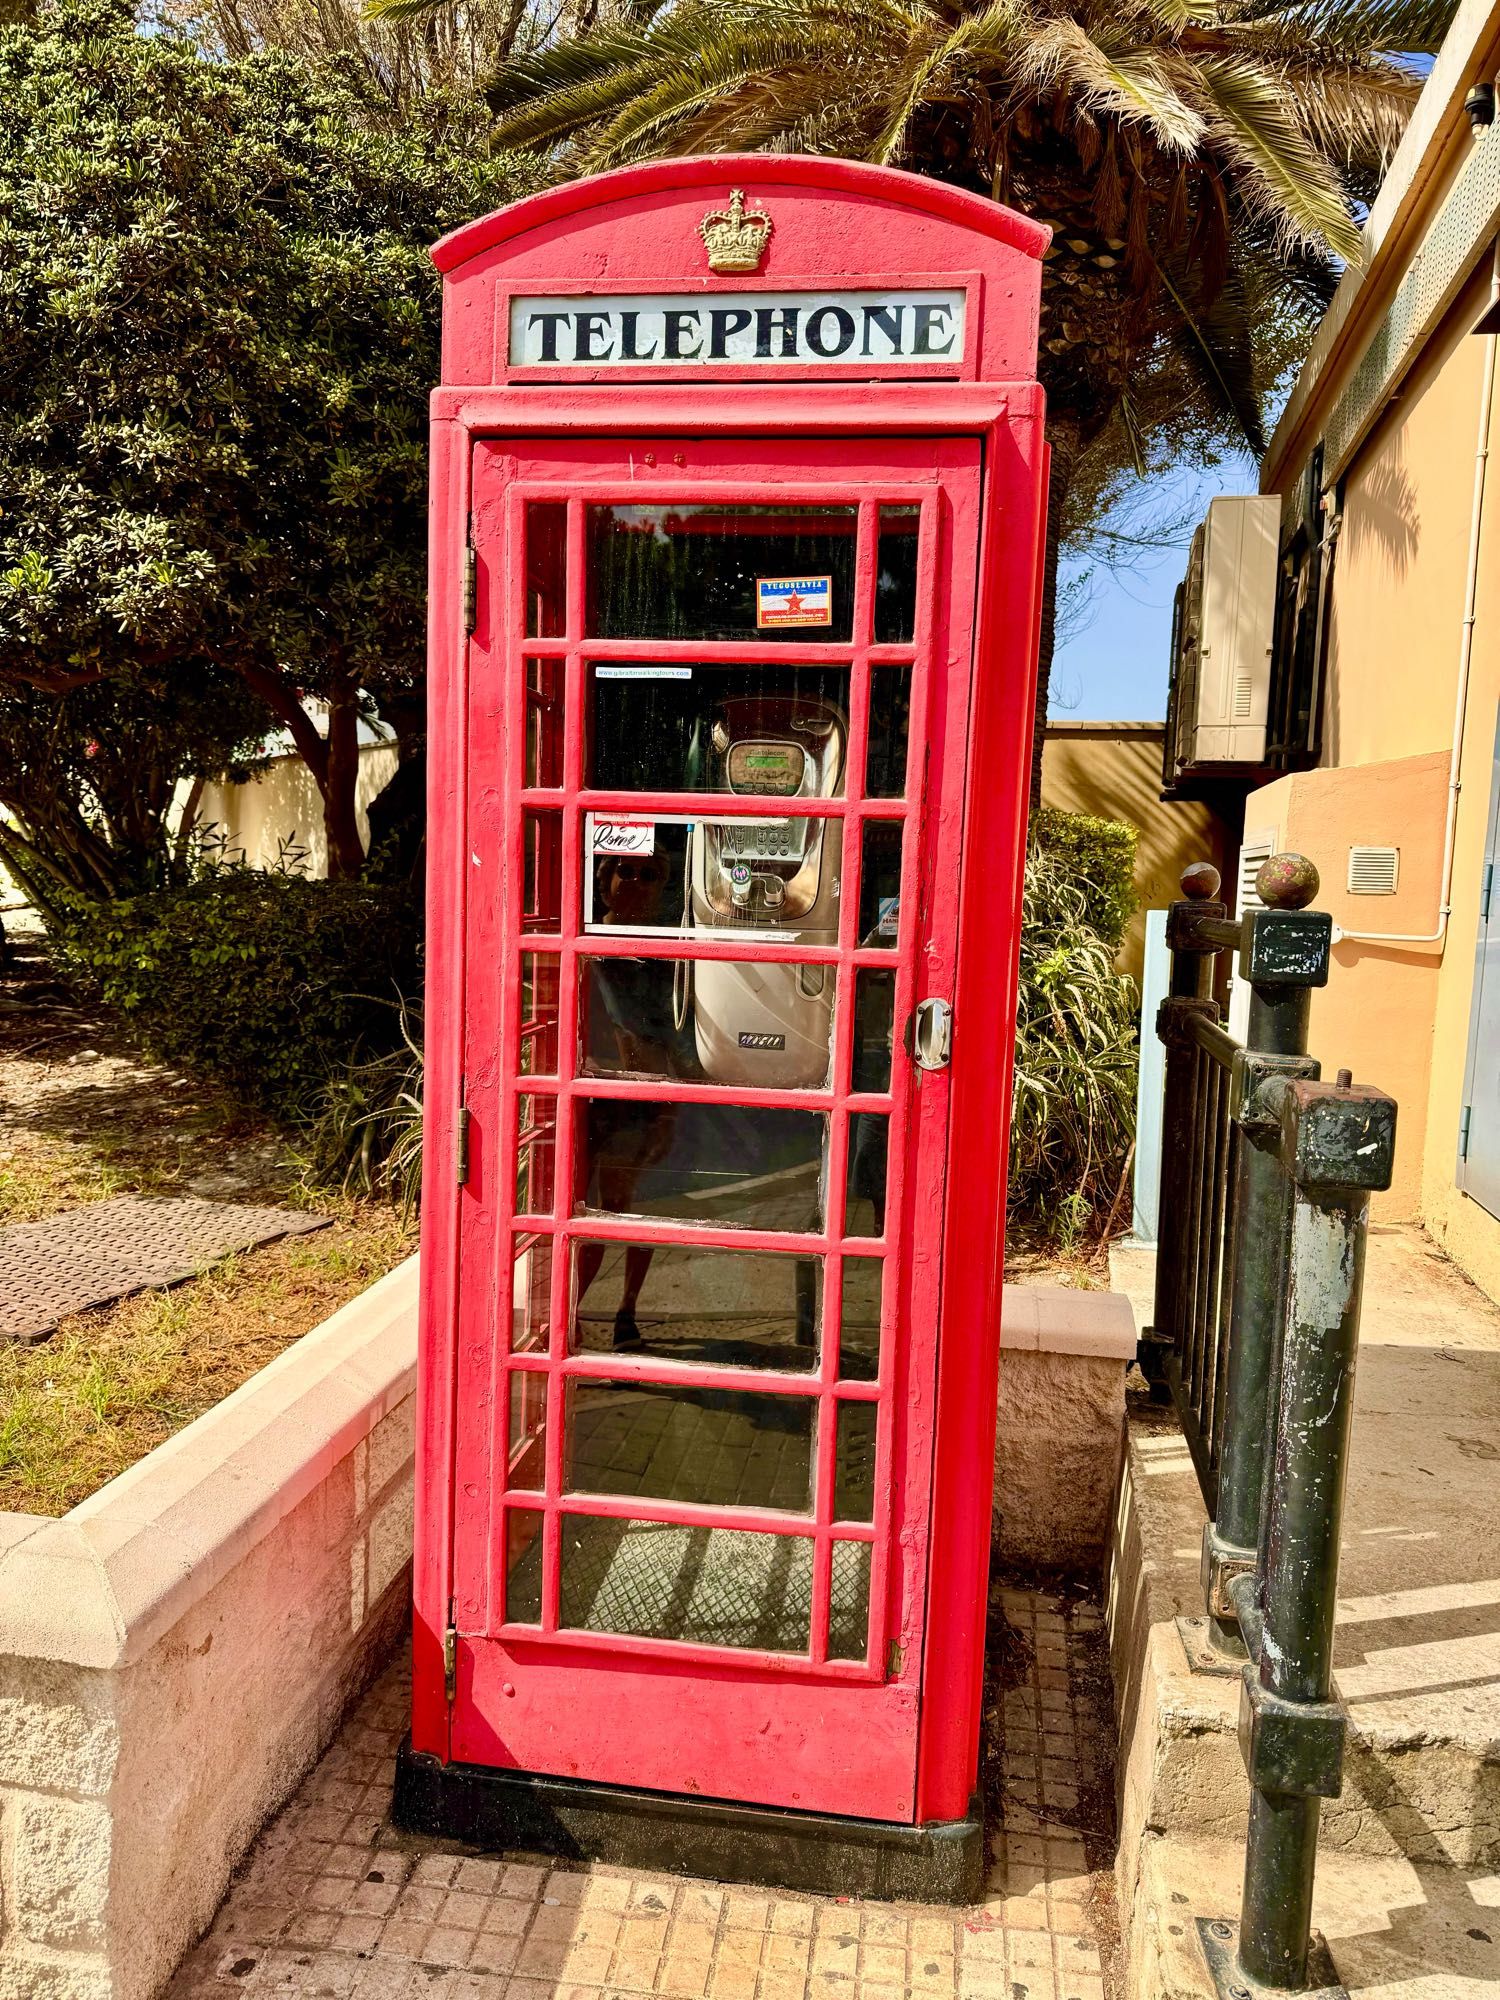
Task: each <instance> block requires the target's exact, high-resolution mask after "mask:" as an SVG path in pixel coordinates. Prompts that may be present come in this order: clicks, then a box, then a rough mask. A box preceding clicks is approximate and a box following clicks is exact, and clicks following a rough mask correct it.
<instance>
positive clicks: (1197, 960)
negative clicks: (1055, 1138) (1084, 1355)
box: [1137, 861, 1224, 1402]
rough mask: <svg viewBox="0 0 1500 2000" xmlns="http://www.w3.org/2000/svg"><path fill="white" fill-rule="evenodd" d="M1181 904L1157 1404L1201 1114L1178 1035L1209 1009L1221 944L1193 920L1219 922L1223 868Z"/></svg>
mask: <svg viewBox="0 0 1500 2000" xmlns="http://www.w3.org/2000/svg"><path fill="white" fill-rule="evenodd" d="M1182 893H1183V898H1184V900H1183V901H1181V902H1177V903H1173V904H1172V906H1171V908H1170V909H1169V910H1168V912H1167V944H1168V946H1169V947H1170V949H1171V953H1172V971H1171V983H1170V986H1169V988H1168V997H1167V999H1165V1000H1164V1001H1163V1002H1162V1004H1161V1009H1160V1012H1159V1013H1158V1014H1157V1017H1156V1032H1157V1034H1158V1035H1159V1037H1160V1038H1161V1040H1162V1041H1163V1042H1164V1043H1165V1044H1166V1051H1167V1054H1166V1063H1165V1081H1164V1085H1163V1091H1162V1131H1161V1193H1160V1198H1159V1200H1158V1203H1157V1237H1158V1242H1157V1250H1156V1292H1155V1298H1154V1301H1153V1306H1152V1313H1151V1324H1150V1326H1148V1327H1145V1328H1143V1329H1142V1332H1141V1338H1140V1343H1139V1348H1138V1355H1137V1358H1138V1359H1139V1361H1140V1365H1141V1373H1142V1374H1143V1375H1144V1376H1145V1378H1146V1380H1147V1381H1148V1382H1149V1383H1150V1385H1151V1394H1152V1398H1153V1400H1155V1401H1157V1402H1165V1401H1166V1400H1167V1397H1168V1393H1169V1392H1168V1389H1167V1374H1166V1356H1167V1353H1168V1352H1169V1351H1170V1350H1171V1349H1172V1348H1173V1347H1174V1346H1175V1345H1176V1344H1177V1343H1178V1342H1179V1341H1180V1339H1181V1337H1182V1330H1183V1329H1182V1317H1181V1312H1180V1301H1181V1299H1182V1297H1183V1292H1184V1285H1185V1282H1186V1273H1187V1267H1188V1261H1189V1248H1190V1241H1189V1239H1190V1231H1191V1223H1192V1215H1191V1210H1192V1195H1193V1174H1194V1167H1195V1156H1194V1151H1193V1124H1194V1119H1195V1116H1196V1112H1197V1103H1196V1095H1195V1092H1194V1089H1193V1080H1194V1076H1195V1074H1196V1065H1197V1060H1198V1057H1197V1052H1196V1050H1195V1049H1194V1048H1193V1047H1192V1045H1191V1044H1190V1043H1189V1042H1188V1041H1187V1040H1186V1039H1185V1038H1184V1037H1183V1036H1182V1034H1181V1033H1180V1032H1178V1029H1179V1026H1180V1017H1181V1016H1182V1014H1183V1013H1184V1012H1186V1011H1198V1010H1201V1009H1203V1008H1205V1007H1208V1006H1211V1005H1212V1002H1211V1000H1210V998H1209V996H1210V994H1211V993H1212V991H1213V965H1214V954H1215V953H1216V952H1217V950H1218V949H1219V947H1218V946H1217V945H1213V944H1208V943H1206V942H1204V941H1203V940H1202V939H1201V938H1199V937H1198V936H1197V934H1196V932H1195V930H1194V928H1193V920H1194V919H1196V918H1199V917H1205V916H1207V917H1222V916H1223V915H1224V905H1223V904H1222V903H1220V902H1218V901H1216V900H1215V899H1216V898H1217V896H1218V893H1219V871H1218V869H1217V868H1214V867H1211V866H1210V865H1209V863H1208V862H1206V861H1199V862H1195V863H1194V864H1193V865H1192V866H1191V867H1190V868H1186V869H1184V870H1183V873H1182Z"/></svg>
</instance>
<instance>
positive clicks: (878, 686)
mask: <svg viewBox="0 0 1500 2000" xmlns="http://www.w3.org/2000/svg"><path fill="white" fill-rule="evenodd" d="M910 734H911V668H910V667H872V668H871V670H870V745H869V750H868V752H867V754H866V757H865V767H866V768H865V797H866V798H870V799H899V798H902V797H904V796H905V793H906V745H907V739H908V737H909V736H910Z"/></svg>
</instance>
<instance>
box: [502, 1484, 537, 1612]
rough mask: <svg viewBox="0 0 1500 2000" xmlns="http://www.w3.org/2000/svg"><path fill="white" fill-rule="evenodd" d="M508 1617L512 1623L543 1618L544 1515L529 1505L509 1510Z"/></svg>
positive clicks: (506, 1550) (506, 1608) (507, 1527)
mask: <svg viewBox="0 0 1500 2000" xmlns="http://www.w3.org/2000/svg"><path fill="white" fill-rule="evenodd" d="M505 1617H506V1622H507V1623H508V1624H511V1625H540V1624H541V1622H542V1516H541V1515H540V1514H539V1513H534V1512H533V1511H532V1510H531V1508H529V1507H508V1508H507V1509H506V1512H505Z"/></svg>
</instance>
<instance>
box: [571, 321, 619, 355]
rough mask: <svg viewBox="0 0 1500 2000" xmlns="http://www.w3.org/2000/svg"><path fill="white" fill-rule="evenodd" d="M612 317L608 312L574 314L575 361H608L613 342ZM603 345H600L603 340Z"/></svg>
mask: <svg viewBox="0 0 1500 2000" xmlns="http://www.w3.org/2000/svg"><path fill="white" fill-rule="evenodd" d="M610 318H611V315H610V314H609V313H607V312H581V313H574V315H573V359H574V360H575V361H608V359H609V357H610V354H611V352H612V351H613V344H612V342H611V340H610ZM601 341H602V343H603V345H602V346H601V345H599V344H598V343H599V342H601Z"/></svg>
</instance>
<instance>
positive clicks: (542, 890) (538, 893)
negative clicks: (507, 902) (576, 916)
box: [521, 812, 562, 931]
mask: <svg viewBox="0 0 1500 2000" xmlns="http://www.w3.org/2000/svg"><path fill="white" fill-rule="evenodd" d="M521 851H522V864H523V869H524V879H523V882H522V908H521V929H522V930H523V931H555V930H560V929H561V928H562V814H561V813H560V812H529V813H523V814H522V816H521Z"/></svg>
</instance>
